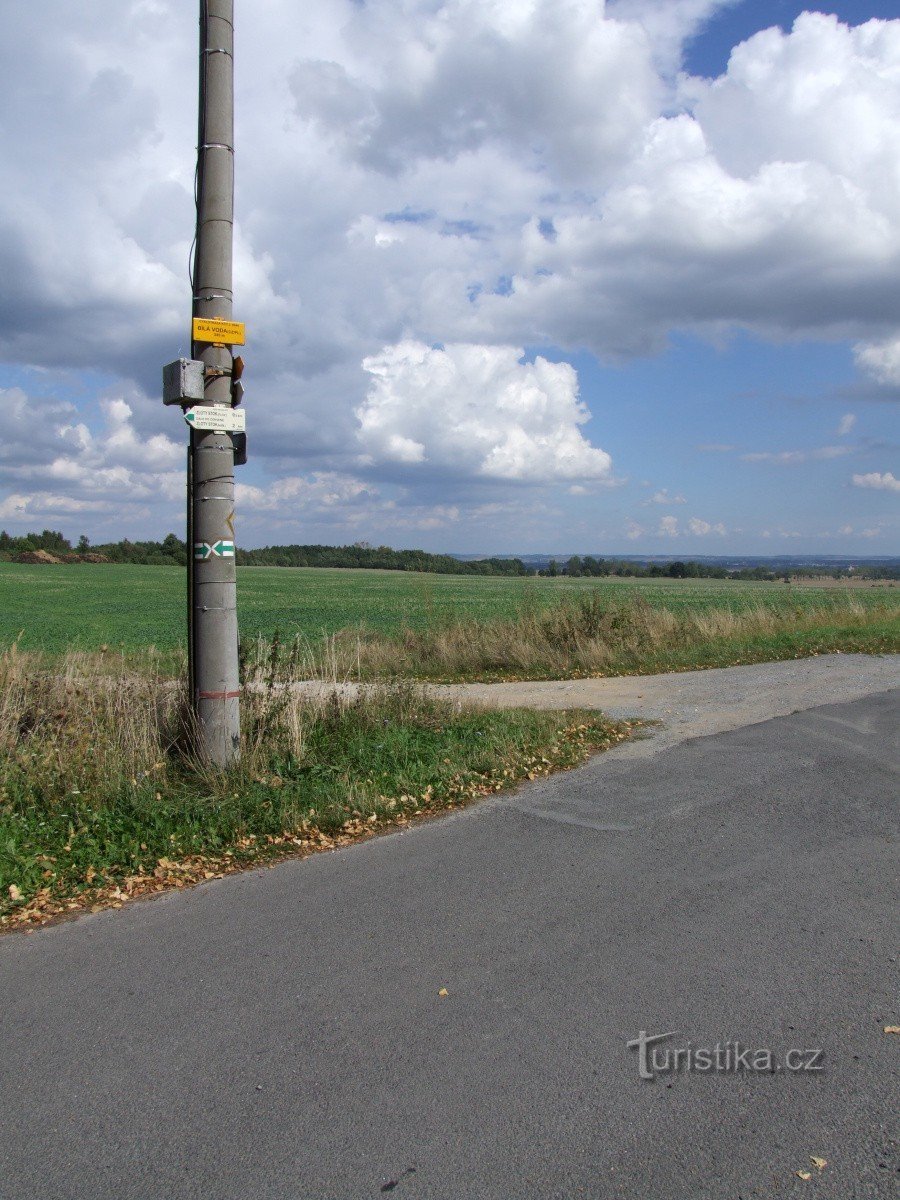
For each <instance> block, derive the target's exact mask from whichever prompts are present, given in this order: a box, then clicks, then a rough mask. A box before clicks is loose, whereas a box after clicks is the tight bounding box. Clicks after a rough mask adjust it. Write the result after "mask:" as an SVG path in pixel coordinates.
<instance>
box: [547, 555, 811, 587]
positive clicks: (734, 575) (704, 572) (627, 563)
mask: <svg viewBox="0 0 900 1200" xmlns="http://www.w3.org/2000/svg"><path fill="white" fill-rule="evenodd" d="M795 573H796V572H794V571H788V572H785V571H779V572H777V573H776V572H775V571H771V570H769V568H768V567H744V568H741V569H740V570H731V571H730V570H729V569H728V568H727V567H723V566H719V565H718V564H716V563H700V562H694V561H692V560H689V561H688V562H681V561H680V560H676V561H675V562H668V563H656V562H654V563H647V564H646V565H643V564H641V563H636V562H633V561H632V560H631V559H619V558H594V557H593V556H592V555H590V554H587V555H585V557H584V558H581V557H580V556H579V555H577V554H575V555H573V556H572V558H569V559H567V560H566V561H565V562H564V563H558V562H557V561H556V559H553V558H552V559H551V560H550V565H549V566H547V567H545V568H543V569H542V570H540V571H538V575H546V576H550V577H553V576H554V575H568V576H570V577H571V578H573V579H578V578H581V577H584V576H604V575H621V576H630V577H632V578H637V579H660V578H665V579H763V580H769V581H771V580H774V579H784V578H785V575H786V574H788V575H793V574H795Z"/></svg>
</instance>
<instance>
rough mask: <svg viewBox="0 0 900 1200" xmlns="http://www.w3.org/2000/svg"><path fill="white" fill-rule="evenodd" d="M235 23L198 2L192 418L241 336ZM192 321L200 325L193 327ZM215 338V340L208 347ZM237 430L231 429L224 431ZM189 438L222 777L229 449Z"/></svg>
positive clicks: (197, 671)
mask: <svg viewBox="0 0 900 1200" xmlns="http://www.w3.org/2000/svg"><path fill="white" fill-rule="evenodd" d="M233 18H234V3H233V0H200V106H199V138H198V145H197V239H196V255H195V259H194V269H193V277H192V282H193V293H194V298H193V315H194V318H195V320H194V322H193V326H192V339H193V352H192V358H193V360H195V361H200V362H202V363H203V364H204V370H203V399H202V400H200V401H198V403H197V409H196V410H195V411H199V410H202V409H203V408H204V407H209V406H213V405H217V406H226V407H228V408H229V409H230V408H231V405H232V382H233V381H232V370H233V358H232V346H233V345H234V344H235V342H239V343H243V330H242V329H241V330H240V332H239V333H236V331H235V327H234V326H233V324H232V322H231V316H232V299H233V293H232V244H233V217H234V59H233V50H234V26H233ZM197 318H201V321H200V322H199V327H198V320H197ZM203 319H205V321H204V320H203ZM223 322H226V323H228V324H222V323H223ZM217 323H218V324H219V328H218V329H216V325H217ZM198 334H201V335H205V337H206V338H207V340H202V338H201V337H198ZM216 336H218V337H220V338H221V340H220V341H218V342H216V341H213V340H211V339H212V338H213V337H216ZM241 415H243V414H241ZM201 420H202V418H201ZM200 423H201V422H200V421H198V422H197V424H198V425H199V424H200ZM202 423H204V424H206V423H207V422H206V421H203V422H202ZM222 423H223V424H224V420H223V422H222ZM235 427H236V426H234V425H231V424H229V425H228V428H229V429H233V428H235ZM190 438H191V445H190V452H189V453H190V465H189V480H188V507H189V517H188V529H189V537H188V571H189V574H190V582H189V608H190V618H189V623H190V628H189V643H188V645H189V657H190V676H191V678H190V688H191V699H192V703H193V705H194V711H195V713H196V716H197V724H198V730H199V740H200V745H199V747H198V749H199V751H200V754H201V756H202V757H203V758H204V759H205V760H206V761H207V762H209V763H211V764H213V765H214V766H217V767H226V766H228V765H229V764H230V763H232V762H234V761H235V759H236V758H237V756H238V754H239V751H240V700H239V695H240V691H239V687H240V685H239V680H238V625H237V587H236V572H235V554H234V444H233V441H232V436H231V433H230V432H222V431H216V430H208V431H207V430H204V429H202V428H199V427H197V426H195V427H193V428H191V431H190Z"/></svg>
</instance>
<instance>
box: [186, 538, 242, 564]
mask: <svg viewBox="0 0 900 1200" xmlns="http://www.w3.org/2000/svg"><path fill="white" fill-rule="evenodd" d="M194 558H195V559H196V561H197V562H206V560H207V559H208V558H234V542H228V541H225V539H224V538H220V539H219V541H218V542H194Z"/></svg>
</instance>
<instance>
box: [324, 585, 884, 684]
mask: <svg viewBox="0 0 900 1200" xmlns="http://www.w3.org/2000/svg"><path fill="white" fill-rule="evenodd" d="M898 651H900V603H898V602H897V601H896V600H894V599H893V598H890V599H889V600H885V601H884V602H879V603H874V604H873V603H871V602H870V603H866V604H860V603H859V602H858V601H857V600H856V599H855V598H854V597H852V596H850V597H847V596H844V595H834V596H833V598H829V600H828V601H827V602H825V601H823V602H822V603H819V604H817V605H814V606H812V605H808V604H807V605H796V606H793V607H785V606H783V605H778V606H777V607H770V606H767V605H762V604H761V605H758V606H756V607H752V608H745V609H743V610H740V611H734V610H733V609H730V608H725V607H722V608H705V609H696V610H692V609H681V610H672V609H669V608H662V607H658V606H655V605H650V604H648V603H647V602H646V601H645V600H644V599H643V598H642V597H641V596H631V597H629V598H627V599H626V600H610V599H609V597H608V596H604V595H602V594H599V593H587V594H581V595H576V596H568V597H566V598H565V599H563V600H562V601H561V602H560V603H559V604H557V605H556V606H554V607H552V608H549V609H537V610H535V609H528V608H523V609H522V610H521V611H520V612H519V613H518V615H517V616H516V617H515V618H514V619H504V620H494V621H474V620H468V619H463V620H458V621H447V622H444V623H443V624H435V625H433V626H432V627H430V628H427V629H424V630H421V629H407V630H404V631H403V632H402V633H400V634H398V635H396V636H392V637H389V636H385V635H383V634H377V633H368V634H366V633H359V632H350V631H345V632H344V633H342V634H339V635H338V636H337V637H336V638H335V639H332V640H331V641H330V642H329V644H328V653H329V656H330V657H331V659H332V660H333V661H334V662H335V664H336V665H338V667H339V668H340V669H343V670H346V671H352V672H355V673H357V674H359V675H360V676H361V677H362V678H391V677H409V678H417V679H428V680H433V681H438V680H440V681H446V682H450V681H465V680H476V679H477V680H492V679H496V680H500V679H526V678H527V679H562V678H573V677H580V676H598V675H638V674H640V675H645V674H656V673H659V672H665V671H684V670H693V669H699V668H705V667H724V666H733V665H735V664H739V663H748V662H772V661H776V660H778V659H785V658H802V657H805V656H808V655H815V654H829V653H835V652H841V653H862V654H886V653H897V652H898Z"/></svg>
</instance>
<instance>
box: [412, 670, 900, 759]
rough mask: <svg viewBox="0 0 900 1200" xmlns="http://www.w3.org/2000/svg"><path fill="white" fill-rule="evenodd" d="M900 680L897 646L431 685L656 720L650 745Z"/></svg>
mask: <svg viewBox="0 0 900 1200" xmlns="http://www.w3.org/2000/svg"><path fill="white" fill-rule="evenodd" d="M896 687H900V654H886V655H867V654H829V655H822V656H820V657H817V658H803V659H791V660H789V661H787V662H774V663H756V664H753V665H751V666H745V667H723V668H716V669H713V670H708V671H682V672H676V673H674V674H671V675H632V676H626V677H624V678H616V679H567V680H562V681H556V680H544V681H531V682H521V683H467V684H449V685H442V686H440V687H435V689H434V690H435V691H436V692H438V693H440V694H442V695H445V696H450V697H452V698H454V699H459V700H467V701H476V702H477V703H479V704H490V705H495V706H497V707H504V708H513V707H527V708H597V709H602V710H603V711H604V712H605V713H608V714H609V715H610V716H613V717H620V716H621V717H626V716H627V717H635V716H636V717H644V718H645V719H649V720H658V721H661V722H662V723H663V725H664V729H662V730H660V732H659V733H657V734H656V735H655V736H654V738H653V743H654V750H660V749H663V748H665V746H667V745H673V744H674V743H676V742H680V741H684V740H685V739H687V738H693V737H703V736H705V735H706V734H710V733H723V732H725V731H726V730H729V729H739V728H741V727H742V726H744V725H755V724H757V723H758V722H760V721H768V720H770V719H771V718H772V717H782V716H786V715H787V714H788V713H792V712H799V711H802V710H803V709H808V708H815V707H817V706H818V705H820V704H836V703H840V702H842V701H847V700H857V699H859V698H861V697H862V696H870V695H873V694H874V693H876V692H886V691H890V690H891V689H892V688H896Z"/></svg>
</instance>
